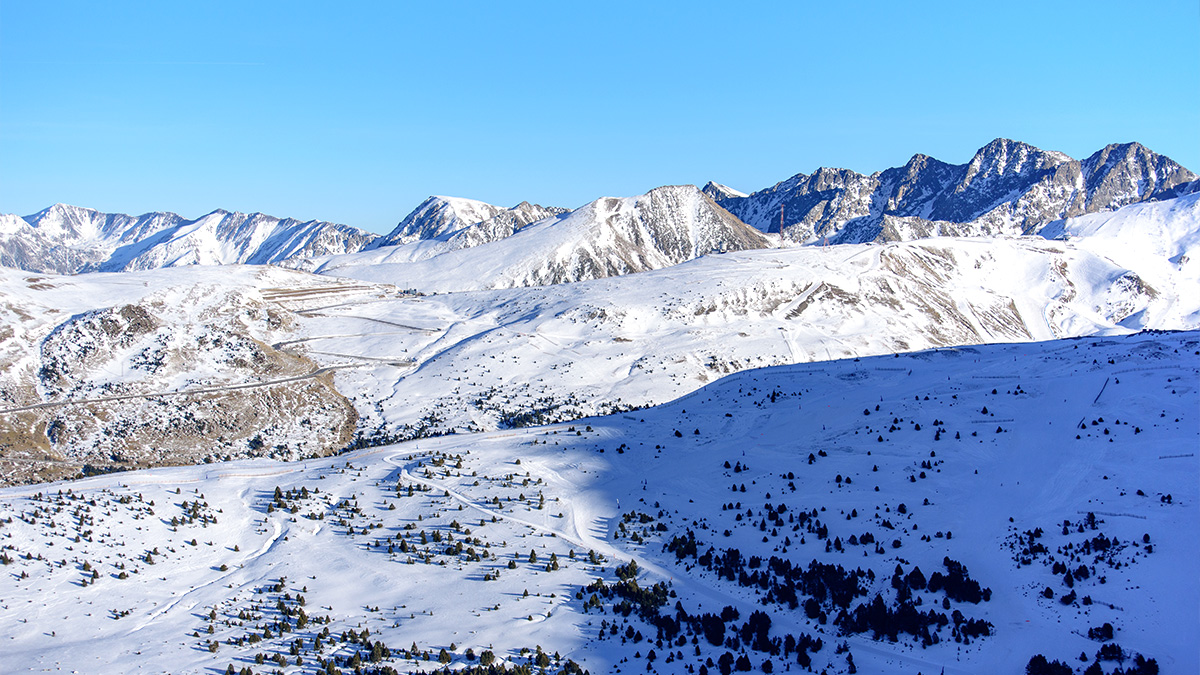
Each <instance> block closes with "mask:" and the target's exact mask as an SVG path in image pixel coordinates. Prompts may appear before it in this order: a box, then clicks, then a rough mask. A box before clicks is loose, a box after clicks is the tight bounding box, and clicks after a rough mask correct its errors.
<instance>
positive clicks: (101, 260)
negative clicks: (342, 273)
mask: <svg viewBox="0 0 1200 675" xmlns="http://www.w3.org/2000/svg"><path fill="white" fill-rule="evenodd" d="M377 238H378V235H375V234H372V233H370V232H367V231H365V230H360V229H358V228H356V227H350V226H348V225H339V224H337V223H329V222H325V221H320V220H310V221H306V222H301V221H298V220H295V219H294V218H283V219H280V218H275V217H274V216H268V215H265V214H262V213H251V214H244V213H237V212H229V211H224V210H220V209H218V210H216V211H213V212H212V213H209V214H207V215H204V216H201V217H200V218H197V219H195V220H187V219H185V218H183V217H182V216H180V215H178V214H175V213H169V212H165V213H164V212H155V213H147V214H144V215H141V216H128V215H125V214H120V213H101V212H99V211H96V210H94V209H88V208H83V207H78V206H69V205H66V204H55V205H54V206H51V207H50V208H47V209H44V210H42V211H39V212H38V213H35V214H33V215H32V216H28V217H26V218H20V217H18V216H12V215H4V216H0V265H2V266H5V267H16V268H19V269H23V270H26V271H30V272H40V273H55V274H77V273H81V272H129V271H135V270H147V269H157V268H162V267H181V266H184V265H226V264H238V263H246V264H257V265H268V264H275V263H279V262H282V261H283V260H286V259H289V258H295V257H312V256H318V255H329V254H334V253H348V252H353V251H358V250H362V249H363V248H364V247H365V246H367V245H368V244H370V243H371V242H372V241H374V240H375V239H377Z"/></svg>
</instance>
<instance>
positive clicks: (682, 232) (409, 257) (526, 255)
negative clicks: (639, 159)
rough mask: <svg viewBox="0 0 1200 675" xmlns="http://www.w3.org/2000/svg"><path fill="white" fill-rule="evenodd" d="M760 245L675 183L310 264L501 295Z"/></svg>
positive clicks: (408, 283)
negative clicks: (529, 220) (503, 232)
mask: <svg viewBox="0 0 1200 675" xmlns="http://www.w3.org/2000/svg"><path fill="white" fill-rule="evenodd" d="M468 230H469V228H468ZM768 245H769V242H768V240H767V239H765V238H764V237H763V236H762V235H760V234H759V233H757V232H755V231H754V230H753V229H752V228H749V227H747V226H746V225H745V224H743V223H742V222H740V221H738V220H737V219H736V218H734V217H732V216H731V215H729V213H728V212H726V211H725V210H724V209H722V208H721V207H719V206H717V205H716V204H715V203H713V201H712V200H711V199H709V198H708V197H707V196H705V195H704V194H703V193H701V192H700V190H698V189H697V188H696V187H695V186H691V185H682V186H668V187H661V188H656V189H654V190H651V191H650V192H648V193H646V194H644V195H641V196H638V197H631V198H626V199H615V198H610V197H606V198H604V199H598V200H596V201H594V202H592V203H590V204H587V205H585V206H582V207H580V208H579V209H576V210H575V211H572V212H570V213H567V214H562V215H559V216H556V217H552V218H545V219H543V220H540V221H538V222H536V223H533V224H531V225H528V226H526V227H523V228H521V229H519V230H515V233H513V234H511V236H507V237H505V238H503V239H499V240H496V241H492V242H490V243H487V244H484V245H480V246H473V247H470V248H463V247H461V246H458V245H456V244H455V241H454V239H453V238H451V239H450V241H448V242H446V244H440V243H438V244H431V243H426V242H420V243H418V244H417V245H416V246H415V247H413V246H410V247H396V248H391V249H380V250H378V251H370V252H365V253H363V254H358V255H348V256H335V257H332V258H329V259H325V260H323V261H314V262H318V263H319V264H318V265H316V266H315V268H314V271H316V272H319V273H321V274H332V275H338V276H349V277H354V278H356V279H362V280H366V281H376V282H383V283H390V284H393V285H396V286H399V287H401V288H418V289H421V290H423V291H427V290H437V291H455V290H471V289H477V288H510V287H514V286H537V285H546V284H561V283H568V282H573V281H584V280H588V279H598V278H604V277H610V276H618V275H622V274H630V273H634V272H642V271H645V270H651V269H660V268H663V267H669V266H671V265H676V264H678V263H681V262H684V261H686V260H691V259H693V258H697V257H699V256H702V255H705V254H707V253H718V252H724V251H738V250H744V249H753V248H763V247H766V246H768Z"/></svg>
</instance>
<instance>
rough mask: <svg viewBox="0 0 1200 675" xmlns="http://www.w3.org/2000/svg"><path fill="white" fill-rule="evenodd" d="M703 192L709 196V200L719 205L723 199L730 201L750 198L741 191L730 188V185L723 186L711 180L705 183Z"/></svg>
mask: <svg viewBox="0 0 1200 675" xmlns="http://www.w3.org/2000/svg"><path fill="white" fill-rule="evenodd" d="M701 192H703V193H704V194H706V195H708V196H709V198H711V199H712V200H713V201H714V202H717V203H720V202H721V200H722V199H730V198H734V197H746V196H748V195H747V194H746V193H745V192H742V191H741V190H735V189H733V188H731V187H729V186H728V185H722V184H721V183H717V182H715V181H711V180H710V181H708V183H705V185H704V188H703V189H702V190H701Z"/></svg>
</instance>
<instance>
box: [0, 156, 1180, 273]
mask: <svg viewBox="0 0 1200 675" xmlns="http://www.w3.org/2000/svg"><path fill="white" fill-rule="evenodd" d="M1197 190H1200V181H1197V179H1196V176H1195V175H1194V174H1192V173H1191V172H1190V171H1188V170H1187V169H1185V168H1183V167H1181V166H1180V165H1178V164H1176V163H1175V162H1173V161H1172V160H1170V159H1169V158H1167V157H1164V156H1161V155H1157V154H1155V153H1153V152H1151V151H1150V150H1148V149H1146V148H1145V147H1143V146H1141V145H1139V144H1137V143H1127V144H1123V145H1110V146H1107V147H1105V148H1103V149H1102V150H1100V151H1098V152H1096V153H1095V154H1093V155H1092V156H1090V157H1088V158H1087V159H1085V160H1083V161H1077V160H1074V159H1071V158H1070V157H1068V156H1066V155H1064V154H1063V153H1060V152H1049V151H1043V150H1039V149H1037V148H1035V147H1033V146H1030V145H1027V144H1024V143H1019V142H1016V141H1010V140H1006V139H997V140H995V141H993V142H991V143H989V144H988V145H987V146H985V147H983V148H981V149H980V150H979V151H978V152H977V153H976V154H975V157H974V158H972V160H971V161H970V162H968V163H967V164H963V165H951V164H946V163H944V162H940V161H938V160H936V159H933V158H931V157H927V156H925V155H916V156H914V157H913V158H912V159H911V160H910V161H909V162H908V163H907V164H906V165H904V166H903V167H897V168H892V169H887V170H886V171H881V172H877V173H874V174H871V175H869V176H867V175H862V174H859V173H856V172H854V171H850V170H848V169H825V168H822V169H818V170H817V171H815V172H813V173H812V174H811V175H806V174H797V175H796V176H793V177H792V178H789V179H787V180H785V181H783V182H781V183H779V184H777V185H774V186H772V187H770V188H766V189H764V190H759V191H757V192H754V193H752V194H745V193H743V192H739V191H737V190H735V189H733V188H730V187H728V186H725V185H721V184H718V183H713V182H710V183H708V184H707V185H706V186H705V187H704V189H703V190H702V191H701V192H703V194H704V195H705V196H706V197H707V198H708V199H710V200H712V201H713V202H715V203H716V204H717V205H719V208H717V207H714V206H713V205H712V204H708V203H705V201H706V200H704V199H701V198H699V197H697V196H696V195H694V194H693V192H695V188H692V187H691V186H668V187H662V188H658V189H656V190H652V191H650V192H648V193H646V194H645V195H641V196H638V197H632V198H627V199H624V200H620V199H613V198H608V197H606V198H603V199H598V200H596V201H594V202H591V203H589V204H587V205H585V206H583V207H580V208H579V209H576V210H574V211H569V210H567V209H563V208H559V207H544V206H539V205H536V204H530V203H528V202H521V203H520V204H518V205H516V206H514V207H512V208H505V207H500V206H495V205H492V204H487V203H485V202H481V201H476V200H472V199H462V198H456V197H436V196H435V197H430V198H429V199H427V200H426V201H424V202H423V203H421V204H420V205H419V206H418V207H417V208H416V209H414V210H413V212H412V213H410V214H408V215H407V216H405V217H404V219H402V220H401V221H400V223H399V224H398V225H397V226H396V227H395V228H394V229H393V230H392V231H391V232H390V233H388V234H386V235H383V236H377V235H374V234H371V233H369V232H365V231H363V230H359V229H356V228H353V227H348V226H345V225H337V224H333V223H327V222H323V221H308V222H303V223H302V222H299V221H296V220H293V219H278V218H274V217H271V216H266V215H263V214H257V213H256V214H250V215H246V214H241V213H229V212H226V211H220V210H218V211H214V212H213V213H210V214H208V215H206V216H203V217H201V218H198V219H196V220H185V219H184V218H182V217H180V216H178V215H176V214H174V213H149V214H145V215H142V216H137V217H133V216H127V215H123V214H105V213H100V212H97V211H94V210H91V209H84V208H79V207H73V206H66V205H62V204H57V205H55V206H52V207H50V208H48V209H46V210H44V211H41V212H39V213H37V214H34V215H32V216H28V217H25V218H21V217H18V216H14V215H0V265H2V266H8V267H16V268H19V269H24V270H26V271H32V272H40V273H51V272H52V273H59V274H74V273H79V272H90V271H104V272H114V271H128V270H142V269H153V268H158V267H178V266H184V265H214V264H235V263H239V264H241V263H244V264H282V265H285V266H288V267H293V268H297V269H304V270H317V269H321V270H324V271H326V272H333V271H334V270H343V269H354V268H361V267H363V266H367V265H370V266H374V265H378V264H380V263H386V264H387V266H386V267H381V268H379V269H377V270H375V273H376V274H375V277H376V278H380V279H382V278H383V277H384V276H386V275H388V274H392V275H394V279H395V281H396V282H397V283H404V282H403V279H405V278H426V277H427V276H428V275H429V273H430V270H431V269H433V268H437V269H439V270H447V269H453V268H459V267H461V268H462V269H463V270H464V273H463V274H461V275H459V276H470V275H471V274H476V273H477V274H480V275H482V276H481V277H480V278H482V279H486V282H485V283H482V284H480V283H477V282H472V283H474V285H475V286H479V287H489V288H490V287H505V286H514V285H516V286H520V285H533V284H546V283H565V282H570V281H578V280H585V279H593V278H602V277H606V276H614V275H620V274H628V273H633V272H641V271H646V270H650V269H659V268H661V267H663V266H667V265H671V264H676V263H678V262H681V261H683V260H688V259H690V258H691V257H695V256H697V255H704V254H707V253H712V252H721V251H734V250H743V249H745V248H757V247H762V246H766V245H768V242H767V240H764V239H762V238H760V237H757V236H755V235H754V234H753V233H749V232H747V231H746V229H745V228H744V227H739V225H741V223H738V222H735V221H738V220H739V219H740V221H742V222H744V223H747V224H749V225H751V226H752V227H753V228H757V229H758V230H759V231H761V232H763V233H774V234H777V235H780V236H778V237H776V238H774V239H773V240H772V241H771V243H772V244H773V245H784V246H787V245H797V244H807V243H814V242H822V243H835V244H837V243H867V242H887V241H908V240H913V239H921V238H927V237H933V236H956V237H974V236H996V235H1021V234H1034V233H1037V232H1038V230H1039V229H1040V228H1042V227H1045V226H1047V225H1050V224H1052V223H1054V222H1056V221H1059V220H1062V219H1064V218H1070V217H1075V216H1079V215H1084V214H1088V213H1098V212H1105V211H1112V210H1115V209H1118V208H1121V207H1124V206H1128V205H1131V204H1137V203H1142V202H1148V201H1159V200H1163V199H1170V198H1172V197H1177V196H1181V195H1185V194H1189V193H1192V192H1195V191H1197ZM689 213H690V215H689ZM730 214H732V216H731V215H730ZM535 225H536V227H534V226H535ZM526 230H529V231H528V232H526ZM518 233H525V234H523V236H521V237H517V240H518V242H519V243H513V242H508V243H504V244H502V245H501V244H500V242H506V241H507V240H508V239H510V238H513V237H514V236H515V235H517V234H518ZM491 244H495V246H491V247H488V248H487V249H486V252H485V251H473V252H470V253H462V251H464V250H466V249H472V248H477V247H481V246H487V245H491ZM359 252H363V254H362V255H360V256H357V257H356V256H355V255H353V254H356V253H359ZM347 254H348V255H347ZM442 255H447V256H448V257H446V258H445V259H442V260H439V261H438V262H437V263H436V264H432V265H431V264H425V261H428V260H431V259H433V258H436V257H438V256H442ZM342 256H345V257H342ZM412 263H419V264H417V265H415V266H414V267H408V268H404V269H402V266H403V265H408V264H412ZM466 271H469V272H470V274H467V272H466ZM355 274H356V276H357V275H358V273H355ZM433 276H434V277H436V278H438V279H439V282H438V283H439V284H441V285H443V286H446V283H444V282H445V279H444V278H443V277H444V276H445V275H444V274H442V273H435V274H434V275H433ZM453 286H454V284H453V283H450V284H449V286H447V287H453Z"/></svg>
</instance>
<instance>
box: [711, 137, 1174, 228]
mask: <svg viewBox="0 0 1200 675" xmlns="http://www.w3.org/2000/svg"><path fill="white" fill-rule="evenodd" d="M1195 180H1196V176H1195V175H1194V174H1192V172H1190V171H1188V170H1187V169H1185V168H1183V167H1182V166H1180V165H1179V164H1176V163H1175V162H1173V161H1172V160H1171V159H1169V158H1167V157H1164V156H1162V155H1156V154H1154V153H1153V152H1151V151H1149V150H1147V149H1146V148H1145V147H1143V146H1142V145H1139V144H1137V143H1126V144H1121V145H1109V146H1107V147H1105V148H1104V149H1102V150H1100V151H1099V152H1097V153H1095V154H1093V155H1092V156H1091V157H1088V158H1087V159H1085V160H1083V161H1077V160H1074V159H1071V158H1070V157H1068V156H1067V155H1064V154H1063V153H1060V152H1048V151H1044V150H1039V149H1038V148H1035V147H1033V146H1031V145H1027V144H1025V143H1019V142H1016V141H1010V140H1007V139H996V140H994V141H992V142H991V143H989V144H988V145H986V146H985V147H983V148H981V149H980V150H979V151H978V152H977V153H975V156H974V157H973V158H972V159H971V161H970V162H968V163H966V164H963V165H953V164H946V163H945V162H940V161H938V160H936V159H933V158H931V157H927V156H925V155H915V156H914V157H913V158H912V159H911V160H909V161H908V163H907V164H905V165H904V166H902V167H896V168H892V169H888V170H886V171H882V172H879V173H874V174H871V175H869V176H864V175H862V174H859V173H855V172H853V171H849V170H846V169H825V168H822V169H818V170H817V171H815V172H813V173H812V174H810V175H805V174H798V175H796V176H793V177H792V178H789V179H788V180H786V181H783V182H782V183H779V184H778V185H775V186H773V187H770V188H767V189H765V190H760V191H758V192H755V193H753V194H751V195H748V196H746V197H737V196H728V197H718V198H717V199H718V202H719V203H720V204H721V205H722V206H724V207H725V208H727V209H729V211H730V212H731V213H733V214H734V215H737V216H738V217H740V218H741V219H742V220H744V221H745V222H747V223H749V224H750V225H753V226H754V227H756V228H758V229H759V230H762V231H764V232H779V231H780V229H781V227H780V226H781V212H782V233H783V236H784V238H785V239H787V240H790V241H794V242H801V243H808V242H818V241H823V240H828V241H829V242H830V243H865V242H871V241H897V240H906V239H914V238H921V237H928V236H937V235H952V236H989V235H997V234H1028V233H1030V232H1032V231H1034V230H1036V229H1037V228H1039V227H1041V226H1043V225H1045V224H1047V223H1050V222H1052V221H1055V220H1059V219H1062V218H1069V217H1073V216H1078V215H1083V214H1085V213H1096V212H1099V211H1108V210H1112V209H1117V208H1120V207H1122V206H1125V205H1128V204H1133V203H1136V202H1142V201H1151V200H1158V199H1166V198H1170V197H1174V196H1178V195H1179V194H1183V193H1187V192H1191V191H1194V190H1196V189H1197V185H1196V184H1195V183H1194V181H1195ZM712 193H713V194H716V193H717V190H715V189H714V190H713V191H712Z"/></svg>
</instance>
